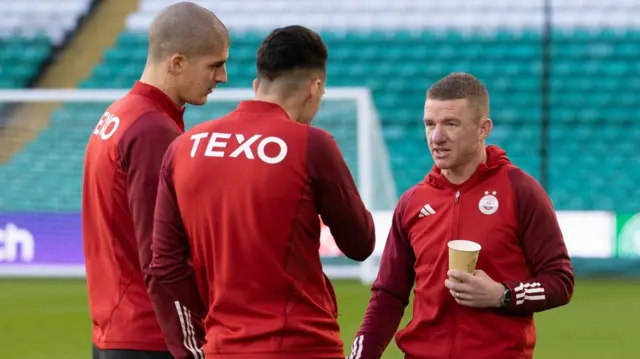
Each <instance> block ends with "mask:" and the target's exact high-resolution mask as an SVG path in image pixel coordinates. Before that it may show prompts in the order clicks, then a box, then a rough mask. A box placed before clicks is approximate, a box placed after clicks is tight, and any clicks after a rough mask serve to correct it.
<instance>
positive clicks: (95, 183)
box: [82, 82, 204, 359]
mask: <svg viewBox="0 0 640 359" xmlns="http://www.w3.org/2000/svg"><path fill="white" fill-rule="evenodd" d="M183 112H184V109H183V108H179V107H178V106H177V105H176V104H175V103H174V102H172V101H171V100H170V99H169V98H168V97H167V96H166V95H165V94H164V93H163V92H161V91H160V90H158V89H157V88H155V87H152V86H149V85H146V84H143V83H141V82H136V84H135V85H134V86H133V88H132V89H131V91H130V92H129V93H128V94H127V95H126V96H125V97H124V98H122V99H120V100H118V101H116V102H114V103H113V104H112V105H111V106H109V108H107V110H106V112H105V113H104V115H103V116H102V118H101V119H100V121H99V122H98V124H97V126H96V128H95V130H94V131H93V133H92V135H91V137H90V139H89V144H88V146H87V149H86V155H85V167H84V184H83V193H82V233H83V241H84V253H85V262H86V271H87V285H88V289H89V304H90V312H91V320H92V321H93V343H94V344H95V345H96V346H97V347H98V348H100V349H130V350H159V351H166V350H167V346H168V348H169V349H170V351H171V352H172V354H173V356H174V357H175V358H177V359H186V358H194V359H198V358H200V359H201V358H202V357H203V355H202V353H201V350H200V347H201V345H202V339H203V338H202V337H203V334H204V333H203V332H204V331H203V329H202V324H198V323H197V322H196V323H195V327H194V325H193V323H192V321H191V320H190V319H189V313H188V312H187V311H186V310H185V309H184V308H183V307H182V306H180V305H179V304H176V303H175V301H174V299H173V297H172V296H171V294H170V293H168V292H166V290H165V289H164V288H163V287H160V286H158V285H157V283H156V282H154V281H153V280H151V278H149V277H148V276H147V277H145V271H146V268H147V267H148V266H149V263H150V262H151V247H150V246H151V236H152V233H153V211H154V207H155V200H156V195H157V187H158V177H159V172H160V165H161V163H162V156H163V155H164V152H165V150H166V148H167V147H168V146H169V144H170V143H171V141H173V140H174V139H175V138H176V137H177V136H179V135H180V134H181V133H182V132H184V123H183V120H182V114H183ZM145 280H146V282H147V283H146V284H147V285H148V291H149V293H150V294H151V299H152V301H150V296H149V294H148V293H147V287H146V286H145ZM152 303H153V304H152ZM154 308H155V312H157V313H158V314H159V318H160V322H158V319H156V313H155V312H154ZM161 327H162V330H164V334H165V336H163V331H162V330H161ZM198 337H199V338H200V339H199V340H198ZM165 340H166V342H165Z"/></svg>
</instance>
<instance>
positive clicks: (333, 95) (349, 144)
mask: <svg viewBox="0 0 640 359" xmlns="http://www.w3.org/2000/svg"><path fill="white" fill-rule="evenodd" d="M128 91H129V90H128V89H100V90H94V89H91V90H88V89H87V90H85V89H20V90H0V182H2V183H3V186H2V188H0V234H2V233H4V236H5V237H7V233H8V230H7V228H8V226H9V225H11V226H12V227H11V229H12V231H13V232H12V233H13V237H12V238H14V239H13V242H15V243H16V244H15V248H14V249H13V250H11V251H9V252H11V254H13V255H14V257H15V258H13V260H12V261H8V260H6V259H4V260H3V256H1V255H0V276H6V275H27V276H45V277H46V276H83V275H84V267H83V265H82V263H83V262H82V254H81V252H82V248H81V238H75V237H77V236H78V231H79V228H80V227H79V223H76V222H79V212H80V193H81V183H82V157H83V155H84V146H85V145H86V140H87V138H88V135H89V133H90V132H91V131H93V129H94V127H95V124H96V123H97V121H98V119H99V118H100V117H101V115H102V113H103V112H104V110H105V109H106V107H107V106H108V105H109V104H110V103H111V102H113V101H114V100H116V99H118V98H121V97H123V96H124V95H126V94H127V92H128ZM253 96H254V93H253V91H252V90H251V89H244V88H243V89H224V88H220V89H216V90H215V91H213V93H212V94H211V95H209V101H208V102H207V104H205V105H203V106H188V108H187V110H186V112H185V125H186V128H187V129H189V128H191V127H193V126H194V125H195V124H197V123H200V122H203V121H207V120H211V119H215V118H218V117H221V116H223V115H225V114H226V113H228V112H230V111H232V110H233V109H234V108H235V107H236V106H237V105H238V103H239V102H240V101H242V100H247V99H251V98H253ZM313 125H314V126H318V127H320V128H323V129H325V130H327V131H328V132H329V133H331V134H332V135H333V136H334V138H335V139H336V141H337V142H338V145H339V147H340V149H341V151H342V153H343V156H344V158H345V161H346V162H347V164H348V165H349V168H350V170H351V171H352V173H353V175H354V178H355V180H356V183H357V185H358V189H359V191H360V194H361V196H362V198H363V201H364V202H365V204H366V206H367V208H368V209H369V210H371V211H388V210H391V209H393V208H394V206H395V204H396V202H397V194H396V186H395V182H394V179H393V175H392V171H391V164H390V161H389V157H388V151H387V146H386V143H385V141H384V137H383V132H382V127H381V124H380V121H379V119H378V114H377V110H376V107H375V104H374V102H373V99H372V96H371V92H370V91H369V89H367V88H362V87H329V88H327V89H326V93H325V96H324V98H323V102H322V105H321V108H320V111H319V112H318V115H317V116H316V118H315V119H314V122H313ZM34 185H37V186H38V187H36V188H33V186H34ZM30 186H31V187H30ZM74 216H75V217H74ZM71 217H73V218H75V219H76V220H77V221H75V222H74V220H73V219H70V218H71ZM65 223H66V225H65ZM36 227H37V228H36ZM40 227H42V228H40ZM43 228H48V232H49V233H47V231H46V230H44V229H43ZM52 229H53V232H54V233H53V234H51V232H52ZM56 229H59V230H58V231H57V232H56ZM3 231H4V232H3ZM68 236H74V238H73V239H72V240H71V241H72V243H74V245H76V246H78V247H77V248H72V249H70V250H72V251H73V252H74V253H75V254H74V259H73V261H71V262H69V263H65V262H64V261H63V263H57V262H56V261H57V260H58V259H56V258H53V257H52V258H47V257H46V255H45V254H46V253H43V252H42V251H45V250H47V249H46V248H48V246H53V243H50V242H53V241H63V242H64V241H65V240H66V239H65V238H66V237H68ZM378 240H380V238H378ZM13 242H12V243H13ZM70 243H71V242H70ZM30 245H33V246H35V250H34V249H33V248H32V249H29V246H30ZM328 246H329V247H331V245H330V244H328ZM6 247H7V245H6V244H5V248H6ZM25 248H26V249H27V250H25ZM40 248H43V249H40ZM0 249H1V248H0ZM0 252H2V251H1V250H0ZM25 252H26V253H35V254H33V255H31V257H29V256H28V255H27V256H26V258H21V257H20V256H21V254H22V253H25ZM40 253H43V254H42V255H41V254H40ZM0 254H2V253H0ZM321 254H323V253H321ZM42 256H44V258H42V259H41V257H42ZM5 257H6V256H5ZM22 257H25V256H24V255H22ZM74 261H75V262H74ZM323 264H324V266H325V272H326V273H327V275H328V276H329V277H332V278H359V277H360V272H361V270H362V269H361V266H360V264H358V263H356V262H353V261H350V260H348V259H346V258H345V257H344V256H341V255H340V254H339V253H335V251H334V250H332V249H327V251H326V253H324V254H323ZM56 268H59V269H60V271H58V272H56ZM45 269H46V270H45ZM43 271H44V272H46V273H43Z"/></svg>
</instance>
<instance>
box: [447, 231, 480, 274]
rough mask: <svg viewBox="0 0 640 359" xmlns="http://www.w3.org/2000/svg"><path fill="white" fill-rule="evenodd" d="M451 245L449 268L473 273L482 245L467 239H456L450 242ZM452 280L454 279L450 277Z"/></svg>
mask: <svg viewBox="0 0 640 359" xmlns="http://www.w3.org/2000/svg"><path fill="white" fill-rule="evenodd" d="M448 246H449V269H455V270H459V271H461V272H466V273H469V274H473V272H474V271H475V270H476V263H478V254H480V249H482V246H480V245H479V244H478V243H476V242H472V241H466V240H462V239H461V240H455V241H450V242H449V243H448ZM449 279H450V280H454V281H455V279H452V278H451V277H449Z"/></svg>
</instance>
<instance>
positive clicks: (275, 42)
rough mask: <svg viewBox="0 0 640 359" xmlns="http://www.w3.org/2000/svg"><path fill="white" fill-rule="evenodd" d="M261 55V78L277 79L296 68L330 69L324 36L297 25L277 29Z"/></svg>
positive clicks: (258, 62) (265, 42)
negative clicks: (321, 36) (327, 67)
mask: <svg viewBox="0 0 640 359" xmlns="http://www.w3.org/2000/svg"><path fill="white" fill-rule="evenodd" d="M257 57H258V61H257V67H258V77H259V78H266V79H268V80H275V79H276V78H278V77H280V76H282V75H283V74H286V73H289V72H292V71H295V70H323V71H324V70H326V66H327V58H328V52H327V46H326V45H325V44H324V41H322V38H320V35H318V34H317V33H316V32H314V31H312V30H310V29H308V28H306V27H304V26H299V25H293V26H287V27H282V28H278V29H275V30H273V31H272V32H271V33H270V34H269V35H268V36H267V37H266V38H265V39H264V40H263V41H262V44H261V45H260V48H259V49H258V56H257Z"/></svg>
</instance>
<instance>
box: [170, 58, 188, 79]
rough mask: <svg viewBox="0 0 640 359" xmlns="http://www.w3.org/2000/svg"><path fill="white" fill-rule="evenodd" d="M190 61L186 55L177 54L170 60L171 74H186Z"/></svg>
mask: <svg viewBox="0 0 640 359" xmlns="http://www.w3.org/2000/svg"><path fill="white" fill-rule="evenodd" d="M187 61H188V59H187V57H186V56H185V55H184V54H180V53H176V54H173V55H171V57H170V58H169V72H170V73H171V74H173V75H180V74H181V73H183V72H184V69H185V65H186V63H187Z"/></svg>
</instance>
